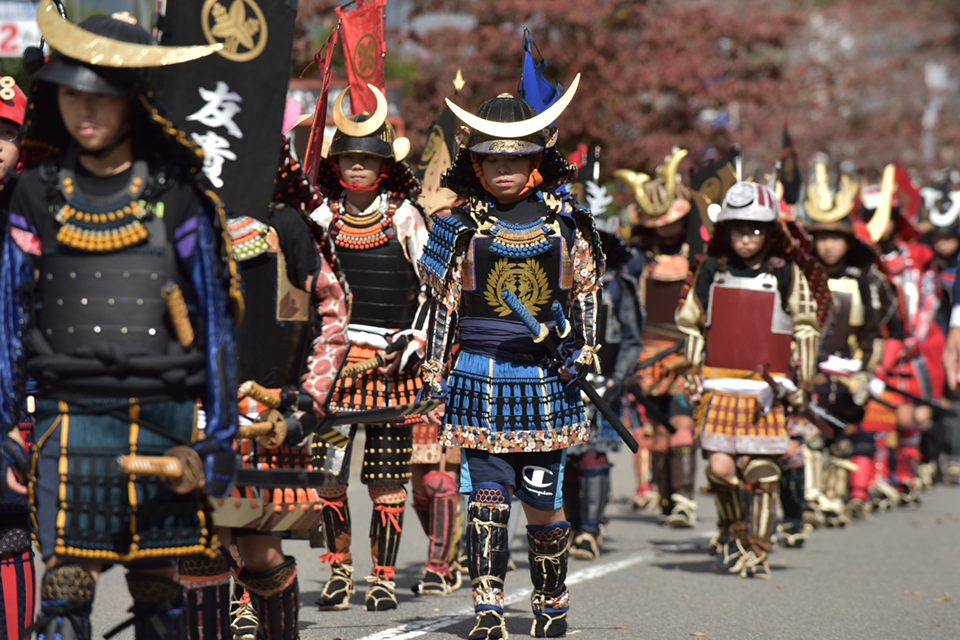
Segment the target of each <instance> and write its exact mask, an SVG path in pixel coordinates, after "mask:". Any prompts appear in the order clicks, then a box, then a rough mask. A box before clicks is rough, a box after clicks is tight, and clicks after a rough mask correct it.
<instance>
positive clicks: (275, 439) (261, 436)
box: [237, 409, 287, 449]
mask: <svg viewBox="0 0 960 640" xmlns="http://www.w3.org/2000/svg"><path fill="white" fill-rule="evenodd" d="M258 419H259V420H260V421H259V422H255V423H254V424H244V425H240V426H239V427H238V428H237V436H238V437H241V438H256V440H257V443H258V444H259V445H260V446H261V447H266V448H267V449H276V448H277V447H279V446H280V445H282V444H283V443H284V442H285V441H286V439H287V421H286V420H285V419H284V417H283V415H281V413H280V412H279V411H277V410H276V409H268V410H267V411H264V412H262V413H261V414H260V415H259V416H258Z"/></svg>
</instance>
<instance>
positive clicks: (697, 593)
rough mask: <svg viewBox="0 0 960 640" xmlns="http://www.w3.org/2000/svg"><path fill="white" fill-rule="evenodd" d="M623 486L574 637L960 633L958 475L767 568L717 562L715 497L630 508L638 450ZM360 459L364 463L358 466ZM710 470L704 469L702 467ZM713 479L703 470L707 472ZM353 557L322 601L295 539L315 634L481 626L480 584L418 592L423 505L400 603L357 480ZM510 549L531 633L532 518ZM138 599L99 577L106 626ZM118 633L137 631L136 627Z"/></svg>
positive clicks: (817, 536)
mask: <svg viewBox="0 0 960 640" xmlns="http://www.w3.org/2000/svg"><path fill="white" fill-rule="evenodd" d="M614 462H615V467H614V471H613V474H614V478H613V486H614V498H615V500H616V501H615V502H614V503H612V504H611V505H610V507H609V508H608V510H607V515H608V516H609V517H610V523H609V529H608V534H607V542H606V546H605V549H604V554H603V556H602V557H601V558H600V560H597V561H594V562H586V561H580V560H571V565H570V580H569V583H570V591H571V604H572V611H571V617H570V627H571V629H570V632H569V633H568V636H570V637H581V638H590V639H594V638H596V639H604V640H605V639H611V640H613V639H616V640H627V639H634V638H651V639H652V638H689V637H691V636H694V637H705V638H715V639H730V640H734V639H753V638H758V639H759V638H765V639H766V638H785V639H790V640H798V639H813V638H825V639H826V638H830V639H832V638H837V639H840V638H843V639H845V640H856V639H859V638H863V639H870V640H875V639H878V638H898V639H899V638H923V639H926V638H930V639H939V638H943V639H947V638H949V639H955V638H958V637H960V488H956V487H944V486H938V487H937V488H935V489H934V490H933V491H928V492H926V493H925V494H924V495H923V504H922V505H921V506H920V507H919V508H918V509H916V510H907V509H900V510H897V511H893V512H887V513H884V514H880V515H877V516H876V517H874V519H873V520H871V521H869V522H857V523H855V524H854V525H852V526H851V527H848V528H847V529H844V530H820V531H816V532H814V534H813V535H812V536H811V538H810V540H809V541H808V542H807V544H806V546H805V547H804V548H802V549H785V550H777V551H776V552H775V553H774V554H773V556H772V557H771V566H772V569H773V573H772V576H771V578H770V579H769V580H744V579H741V578H739V577H738V576H730V575H723V574H718V573H716V572H715V571H714V570H713V568H712V562H711V558H709V557H708V556H707V554H706V542H707V540H708V539H709V538H710V536H711V535H712V533H713V528H714V527H713V525H714V522H715V513H714V509H713V503H712V499H710V498H709V496H699V497H698V503H699V507H700V522H699V524H698V526H697V527H696V528H695V529H688V530H671V529H664V528H662V527H660V526H658V525H657V524H656V519H655V517H654V515H653V514H650V513H645V512H637V511H633V510H631V509H630V508H629V507H628V506H627V504H626V498H627V497H628V496H629V495H630V493H631V492H632V490H633V482H634V481H633V477H632V472H631V464H630V458H629V454H628V453H620V454H617V455H616V456H614ZM356 468H357V466H356V465H355V466H354V469H356ZM700 477H701V478H702V472H701V476H700ZM701 483H702V484H705V482H701ZM350 501H351V511H352V512H353V517H354V532H355V534H354V547H353V552H354V558H355V566H356V572H355V574H354V575H355V577H359V583H358V585H357V591H358V592H357V593H356V594H355V595H354V597H353V601H352V604H353V606H352V607H351V608H350V609H348V610H345V611H338V612H320V611H318V610H317V609H316V608H315V607H314V606H313V602H314V600H315V599H316V597H317V596H318V595H319V592H320V590H321V589H322V588H323V583H324V581H325V580H326V577H327V576H328V575H329V569H328V568H327V567H326V566H325V565H324V566H321V565H320V563H319V561H318V559H317V558H318V556H319V553H320V552H321V550H312V549H310V548H309V547H308V545H307V543H306V542H299V541H297V542H291V543H287V544H288V546H287V549H286V551H287V553H292V554H293V555H295V556H296V557H297V560H298V565H299V571H300V589H301V608H300V628H301V637H302V638H303V640H321V639H322V640H333V639H335V638H340V639H343V640H412V639H413V638H422V639H424V640H441V639H443V640H449V639H452V638H465V637H466V636H467V634H468V633H469V631H470V629H471V628H472V627H473V616H472V603H471V597H470V591H469V588H467V587H465V588H462V589H461V590H459V591H457V592H455V593H453V594H451V595H449V596H446V597H429V598H427V597H415V596H413V594H412V593H411V591H410V587H411V585H413V584H415V583H416V582H417V580H418V579H419V577H420V574H421V572H422V566H423V564H422V563H423V561H424V558H425V554H426V549H427V541H426V537H425V536H424V534H423V532H422V530H421V528H420V524H419V522H418V520H417V518H416V516H415V514H414V513H413V512H412V509H411V510H409V511H408V513H407V514H406V519H405V526H404V538H403V543H402V545H401V553H400V562H399V566H398V571H397V577H396V582H397V592H398V596H399V599H400V607H399V609H397V610H396V611H390V612H383V613H369V612H367V611H366V610H365V609H364V608H363V592H364V591H365V590H366V584H365V583H364V582H363V579H362V576H364V575H366V574H367V573H368V572H369V571H370V568H371V566H372V562H371V559H370V556H369V554H368V553H365V551H364V550H365V549H366V548H367V540H366V539H365V538H366V536H365V535H364V534H365V532H366V530H367V527H368V526H369V522H370V514H371V508H370V501H369V498H368V497H367V495H366V489H365V487H363V486H361V485H360V484H359V482H354V483H353V484H352V485H351V487H350ZM512 548H513V550H514V559H515V560H516V561H517V563H518V565H519V571H518V572H517V573H516V574H514V575H512V576H509V577H508V578H507V582H506V592H507V604H508V607H507V611H508V618H507V626H508V630H509V632H510V634H511V635H512V636H516V637H528V634H529V631H530V619H531V613H530V606H529V594H530V582H529V578H528V573H527V571H528V569H527V566H528V565H527V561H526V552H525V548H526V540H525V536H524V535H523V528H522V523H521V527H520V528H518V535H517V536H516V537H515V538H514V540H513V544H512ZM130 604H131V602H130V598H129V596H128V595H127V592H126V585H125V582H124V580H123V570H122V569H121V568H115V569H113V570H111V571H108V572H107V573H106V574H105V575H104V576H103V578H102V580H101V584H100V585H99V587H98V593H97V600H96V604H95V611H94V615H93V627H94V632H95V637H100V636H102V634H103V633H104V632H105V631H107V630H108V629H110V628H111V627H113V626H114V625H116V624H117V623H119V622H121V621H123V620H124V619H126V617H127V614H126V610H127V609H128V608H129V606H130ZM117 637H118V638H121V639H125V638H132V637H133V634H132V632H129V630H128V631H125V632H124V633H122V634H120V635H118V636H117Z"/></svg>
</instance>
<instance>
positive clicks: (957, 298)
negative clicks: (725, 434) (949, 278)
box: [950, 278, 960, 309]
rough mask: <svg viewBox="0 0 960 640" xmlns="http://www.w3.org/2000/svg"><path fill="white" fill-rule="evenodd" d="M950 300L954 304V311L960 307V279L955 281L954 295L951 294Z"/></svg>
mask: <svg viewBox="0 0 960 640" xmlns="http://www.w3.org/2000/svg"><path fill="white" fill-rule="evenodd" d="M950 300H951V301H952V302H953V308H954V309H956V308H957V306H958V305H960V278H956V279H955V280H954V281H953V293H952V294H950Z"/></svg>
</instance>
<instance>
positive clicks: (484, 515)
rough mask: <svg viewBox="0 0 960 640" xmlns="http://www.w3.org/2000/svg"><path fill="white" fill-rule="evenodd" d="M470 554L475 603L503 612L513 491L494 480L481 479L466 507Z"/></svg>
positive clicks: (468, 550)
mask: <svg viewBox="0 0 960 640" xmlns="http://www.w3.org/2000/svg"><path fill="white" fill-rule="evenodd" d="M467 518H468V522H467V534H466V543H467V554H468V566H469V569H470V580H471V583H472V586H473V605H474V609H475V610H476V611H477V612H478V613H479V612H481V611H484V610H492V611H496V612H498V613H500V614H503V581H504V578H506V575H507V559H508V557H509V556H508V550H507V546H508V539H507V521H508V520H509V519H510V494H508V493H507V489H506V487H504V486H502V485H499V484H497V483H495V482H478V483H477V484H475V485H474V487H473V492H472V493H471V494H470V499H469V502H468V507H467Z"/></svg>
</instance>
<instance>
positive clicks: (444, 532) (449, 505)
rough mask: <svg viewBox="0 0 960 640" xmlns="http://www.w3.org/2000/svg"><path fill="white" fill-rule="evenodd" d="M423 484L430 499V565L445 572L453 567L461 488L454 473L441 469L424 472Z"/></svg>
mask: <svg viewBox="0 0 960 640" xmlns="http://www.w3.org/2000/svg"><path fill="white" fill-rule="evenodd" d="M423 487H424V491H426V494H427V497H428V498H429V499H430V518H429V526H428V528H427V535H428V536H429V538H430V547H429V549H428V551H427V564H429V565H432V566H433V567H434V568H435V569H437V570H438V571H441V572H443V573H446V572H447V571H449V570H450V564H449V563H450V555H451V549H452V548H453V538H454V529H455V527H456V522H457V512H458V511H459V509H460V491H459V488H458V487H457V481H456V480H455V479H454V478H453V476H451V475H450V474H448V473H444V472H442V471H432V472H430V473H428V474H427V475H425V476H424V477H423Z"/></svg>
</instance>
